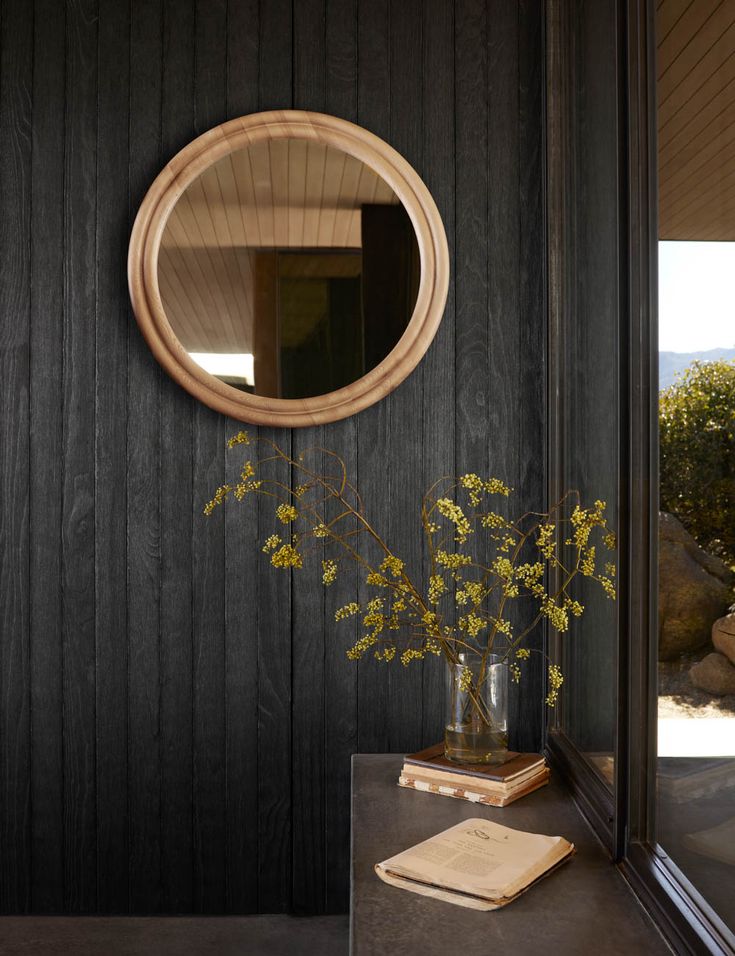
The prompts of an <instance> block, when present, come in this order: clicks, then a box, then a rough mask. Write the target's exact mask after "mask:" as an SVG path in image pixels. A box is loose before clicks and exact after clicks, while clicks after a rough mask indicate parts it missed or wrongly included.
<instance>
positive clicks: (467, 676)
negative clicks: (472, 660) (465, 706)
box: [459, 665, 472, 694]
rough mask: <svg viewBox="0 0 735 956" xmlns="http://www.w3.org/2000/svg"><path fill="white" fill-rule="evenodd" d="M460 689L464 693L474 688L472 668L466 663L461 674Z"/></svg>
mask: <svg viewBox="0 0 735 956" xmlns="http://www.w3.org/2000/svg"><path fill="white" fill-rule="evenodd" d="M459 689H460V690H461V691H462V693H464V694H466V693H467V691H468V690H471V689H472V668H470V667H467V666H466V665H465V666H464V667H463V668H462V673H461V674H460V675H459Z"/></svg>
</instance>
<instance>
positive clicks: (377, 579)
mask: <svg viewBox="0 0 735 956" xmlns="http://www.w3.org/2000/svg"><path fill="white" fill-rule="evenodd" d="M365 581H366V582H367V583H368V584H372V585H374V586H375V587H378V588H387V587H388V579H387V578H386V577H384V576H383V575H382V574H378V572H377V571H371V572H370V573H369V574H368V576H367V577H366V578H365Z"/></svg>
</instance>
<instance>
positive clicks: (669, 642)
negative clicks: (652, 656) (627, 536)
mask: <svg viewBox="0 0 735 956" xmlns="http://www.w3.org/2000/svg"><path fill="white" fill-rule="evenodd" d="M733 584H735V574H733V572H732V571H731V570H730V569H729V568H728V566H727V565H726V564H725V563H724V561H721V560H720V559H719V558H717V557H715V556H714V555H712V554H707V552H706V551H703V550H702V548H700V547H699V545H698V544H697V542H696V541H695V540H694V538H693V537H692V536H691V535H690V534H689V532H688V531H687V530H686V528H685V527H684V525H683V524H682V523H681V522H680V521H679V520H678V519H677V518H675V517H674V516H673V515H671V514H667V513H666V512H665V511H662V512H661V513H660V514H659V597H658V601H659V604H658V606H659V616H658V621H659V642H658V656H659V659H660V660H662V661H666V660H672V659H674V658H676V657H678V656H679V655H680V654H683V653H687V652H689V651H695V650H697V649H698V648H700V647H703V646H704V645H705V644H707V643H708V642H709V639H710V632H711V629H712V622H713V621H715V620H716V619H717V618H719V617H722V615H723V614H725V613H726V612H727V610H728V608H729V606H730V604H732V601H733Z"/></svg>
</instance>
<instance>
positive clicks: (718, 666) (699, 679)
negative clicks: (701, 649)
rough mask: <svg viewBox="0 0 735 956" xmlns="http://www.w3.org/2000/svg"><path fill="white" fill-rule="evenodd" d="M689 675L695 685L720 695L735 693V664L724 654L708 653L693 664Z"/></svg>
mask: <svg viewBox="0 0 735 956" xmlns="http://www.w3.org/2000/svg"><path fill="white" fill-rule="evenodd" d="M689 677H690V678H691V681H692V683H693V684H694V686H695V687H698V688H699V689H700V690H706V691H707V692H708V693H710V694H716V695H717V696H718V697H723V696H724V695H725V694H735V666H733V665H732V664H731V663H730V661H729V660H728V659H727V658H726V657H725V655H724V654H708V655H707V656H706V657H705V658H704V660H701V661H700V662H699V663H698V664H694V665H693V666H692V669H691V670H690V671H689Z"/></svg>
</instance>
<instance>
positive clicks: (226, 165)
mask: <svg viewBox="0 0 735 956" xmlns="http://www.w3.org/2000/svg"><path fill="white" fill-rule="evenodd" d="M398 202H399V200H398V197H397V196H396V195H395V193H394V192H393V190H392V189H391V188H390V186H389V185H388V184H387V183H386V182H385V181H384V180H383V179H382V178H381V177H380V176H379V175H378V174H377V173H375V172H374V171H373V170H372V169H371V168H370V167H369V166H366V165H365V164H364V163H363V162H361V161H360V160H359V159H356V158H355V157H354V156H349V155H347V154H346V153H344V152H342V151H341V150H338V149H334V148H332V147H330V146H327V145H326V144H324V143H316V142H313V141H309V140H299V139H274V140H269V141H264V142H261V143H256V144H253V145H252V146H250V147H249V148H248V149H247V150H238V151H236V152H234V153H232V154H230V155H229V156H225V157H224V158H223V159H221V160H220V161H219V162H217V163H215V164H214V165H213V166H210V167H209V169H207V170H206V171H205V172H204V173H203V174H202V175H201V176H200V177H199V178H198V179H197V180H195V181H194V182H193V183H192V184H191V185H190V186H189V187H188V189H187V190H186V191H185V192H184V193H183V194H182V196H181V197H180V199H179V200H178V202H177V204H176V206H175V207H174V210H173V212H172V213H171V216H170V217H169V220H168V222H167V224H166V228H165V230H164V234H163V238H162V242H161V251H160V256H159V265H158V279H159V285H160V289H161V297H162V299H163V305H164V308H165V310H166V314H167V315H168V318H169V321H170V322H171V326H172V328H173V329H174V331H175V332H176V334H177V335H178V337H179V340H180V341H181V343H182V345H183V346H184V348H185V349H186V350H187V351H189V352H230V353H243V352H252V350H253V314H254V313H253V302H254V283H253V276H254V255H255V253H254V250H258V249H260V250H262V249H266V250H267V249H275V248H278V249H288V248H293V249H299V248H302V249H325V250H327V249H359V248H360V247H361V245H362V240H361V227H362V224H361V212H360V210H361V207H362V206H363V205H364V204H366V203H381V204H386V203H389V204H393V203H398Z"/></svg>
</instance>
